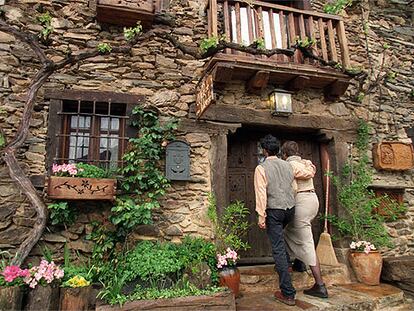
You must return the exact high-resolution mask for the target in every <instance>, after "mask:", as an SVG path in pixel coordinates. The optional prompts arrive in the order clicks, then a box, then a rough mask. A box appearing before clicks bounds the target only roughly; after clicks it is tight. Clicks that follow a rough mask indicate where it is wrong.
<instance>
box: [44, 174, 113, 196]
mask: <svg viewBox="0 0 414 311" xmlns="http://www.w3.org/2000/svg"><path fill="white" fill-rule="evenodd" d="M115 191H116V179H107V178H105V179H104V178H80V177H58V176H50V177H49V179H48V185H47V194H48V197H49V198H50V199H65V200H111V201H113V200H115Z"/></svg>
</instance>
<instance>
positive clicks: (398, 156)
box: [372, 141, 414, 171]
mask: <svg viewBox="0 0 414 311" xmlns="http://www.w3.org/2000/svg"><path fill="white" fill-rule="evenodd" d="M372 155H373V160H374V167H375V168H376V169H382V170H389V171H404V170H409V169H412V168H414V150H413V145H412V144H409V143H402V142H385V141H384V142H382V143H379V144H375V145H374V148H373V150H372Z"/></svg>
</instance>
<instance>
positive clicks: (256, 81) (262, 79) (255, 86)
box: [247, 70, 270, 92]
mask: <svg viewBox="0 0 414 311" xmlns="http://www.w3.org/2000/svg"><path fill="white" fill-rule="evenodd" d="M269 77H270V73H269V72H268V71H262V70H260V71H258V72H256V74H255V75H254V76H253V77H252V78H251V79H250V80H249V82H248V83H247V89H248V90H249V91H251V92H257V91H261V90H263V89H265V88H266V86H267V84H268V83H269Z"/></svg>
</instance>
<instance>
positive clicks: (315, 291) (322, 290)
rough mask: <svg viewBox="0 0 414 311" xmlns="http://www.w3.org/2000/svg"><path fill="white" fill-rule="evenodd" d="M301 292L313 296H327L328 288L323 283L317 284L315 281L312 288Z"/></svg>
mask: <svg viewBox="0 0 414 311" xmlns="http://www.w3.org/2000/svg"><path fill="white" fill-rule="evenodd" d="M303 293H304V294H305V295H309V296H313V297H318V298H328V290H327V289H326V287H325V284H322V285H318V284H316V283H315V285H313V286H312V288H309V289H305V290H304V291H303Z"/></svg>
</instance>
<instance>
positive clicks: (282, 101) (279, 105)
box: [271, 91, 292, 114]
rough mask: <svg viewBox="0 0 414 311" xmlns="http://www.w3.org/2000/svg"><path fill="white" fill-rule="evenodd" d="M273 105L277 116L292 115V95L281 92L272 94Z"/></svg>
mask: <svg viewBox="0 0 414 311" xmlns="http://www.w3.org/2000/svg"><path fill="white" fill-rule="evenodd" d="M271 103H272V106H273V107H274V109H275V110H274V112H275V113H276V114H291V113H292V95H291V94H290V93H286V92H279V91H276V92H274V93H272V94H271Z"/></svg>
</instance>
